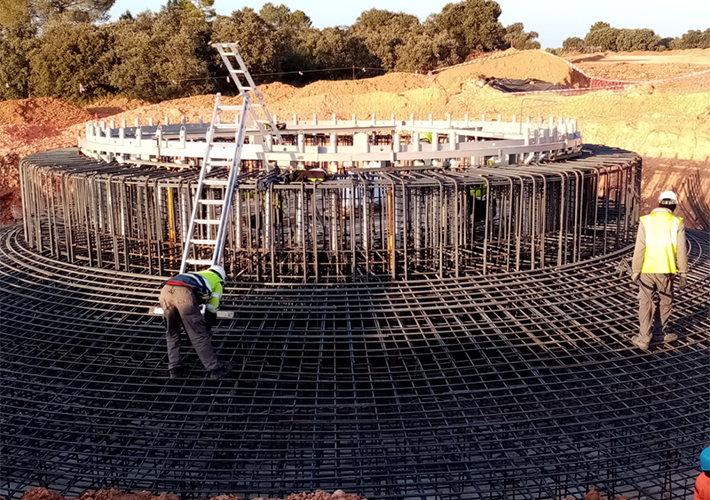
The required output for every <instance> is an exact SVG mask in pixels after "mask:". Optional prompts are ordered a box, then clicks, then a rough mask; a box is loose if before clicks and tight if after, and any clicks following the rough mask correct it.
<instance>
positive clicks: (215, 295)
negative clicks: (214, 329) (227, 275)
mask: <svg viewBox="0 0 710 500" xmlns="http://www.w3.org/2000/svg"><path fill="white" fill-rule="evenodd" d="M194 274H199V275H200V276H202V277H203V278H205V280H207V282H208V283H209V285H210V289H211V290H212V294H211V295H210V300H208V301H207V310H208V311H210V312H213V313H216V312H217V309H219V300H220V299H221V298H222V291H223V290H222V279H221V278H220V277H219V276H218V275H217V274H215V273H213V272H212V271H199V272H196V273H194Z"/></svg>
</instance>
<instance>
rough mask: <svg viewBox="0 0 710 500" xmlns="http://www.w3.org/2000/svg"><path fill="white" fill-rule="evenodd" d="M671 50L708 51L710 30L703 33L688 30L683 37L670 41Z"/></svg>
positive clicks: (709, 47)
mask: <svg viewBox="0 0 710 500" xmlns="http://www.w3.org/2000/svg"><path fill="white" fill-rule="evenodd" d="M669 48H670V49H672V50H682V49H710V28H708V29H706V30H705V31H700V30H689V31H688V32H687V33H684V34H683V36H681V37H678V38H675V39H673V40H671V41H670V43H669Z"/></svg>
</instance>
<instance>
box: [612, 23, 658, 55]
mask: <svg viewBox="0 0 710 500" xmlns="http://www.w3.org/2000/svg"><path fill="white" fill-rule="evenodd" d="M660 44H661V37H660V36H658V35H656V34H655V33H654V32H653V30H649V29H635V30H627V29H622V30H618V34H617V37H616V50H618V51H620V52H629V51H633V50H656V48H657V47H658V46H659V45H660Z"/></svg>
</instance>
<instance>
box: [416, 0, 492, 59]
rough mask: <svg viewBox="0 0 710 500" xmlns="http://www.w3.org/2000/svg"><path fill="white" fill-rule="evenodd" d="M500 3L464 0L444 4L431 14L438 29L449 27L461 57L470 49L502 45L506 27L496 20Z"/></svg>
mask: <svg viewBox="0 0 710 500" xmlns="http://www.w3.org/2000/svg"><path fill="white" fill-rule="evenodd" d="M500 14H501V8H500V5H498V3H497V2H494V1H492V0H464V1H463V2H459V3H449V4H447V5H446V6H444V8H443V10H442V11H441V14H434V15H432V16H430V18H429V20H430V22H431V23H432V24H433V25H434V26H435V28H436V30H437V31H448V32H449V34H450V35H451V36H452V37H453V39H454V40H455V41H456V44H457V53H458V56H459V58H460V59H465V58H466V56H468V55H469V54H470V53H471V52H473V51H488V50H496V49H503V48H505V46H506V42H505V28H503V25H502V24H501V23H499V22H498V18H499V17H500Z"/></svg>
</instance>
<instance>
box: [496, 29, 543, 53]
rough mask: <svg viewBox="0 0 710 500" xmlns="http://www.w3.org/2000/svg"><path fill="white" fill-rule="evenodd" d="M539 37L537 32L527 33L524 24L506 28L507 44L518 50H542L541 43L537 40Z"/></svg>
mask: <svg viewBox="0 0 710 500" xmlns="http://www.w3.org/2000/svg"><path fill="white" fill-rule="evenodd" d="M538 36H539V35H538V34H537V32H535V31H531V32H530V33H526V32H525V28H524V26H523V23H514V24H511V25H510V26H508V27H506V28H505V37H504V38H505V42H506V43H507V44H508V46H509V47H512V48H514V49H517V50H535V49H539V48H540V42H536V41H535V39H536V38H537V37H538Z"/></svg>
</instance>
